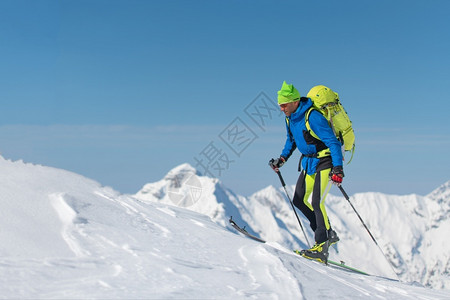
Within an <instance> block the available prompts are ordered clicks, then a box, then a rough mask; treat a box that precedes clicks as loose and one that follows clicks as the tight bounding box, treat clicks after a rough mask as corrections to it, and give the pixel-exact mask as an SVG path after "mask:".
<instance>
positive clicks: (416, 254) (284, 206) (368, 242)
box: [135, 164, 450, 289]
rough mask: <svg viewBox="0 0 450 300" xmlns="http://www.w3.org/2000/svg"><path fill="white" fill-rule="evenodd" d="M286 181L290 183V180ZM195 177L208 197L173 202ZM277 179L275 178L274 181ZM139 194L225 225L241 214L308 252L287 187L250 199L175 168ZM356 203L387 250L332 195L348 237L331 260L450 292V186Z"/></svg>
mask: <svg viewBox="0 0 450 300" xmlns="http://www.w3.org/2000/svg"><path fill="white" fill-rule="evenodd" d="M269 171H270V170H268V172H269ZM284 176H285V177H286V178H287V176H286V174H284ZM192 177H195V178H196V182H197V184H196V186H195V189H196V190H199V189H202V187H203V190H202V193H201V195H200V196H198V195H199V193H197V197H196V198H193V197H191V199H190V201H188V202H179V203H178V202H176V201H173V200H174V198H173V197H172V196H171V194H170V191H173V186H174V184H173V182H174V181H175V182H176V183H177V186H178V188H177V190H178V192H179V195H189V189H190V188H191V187H192V185H190V184H189V182H188V181H187V180H186V179H187V178H192ZM293 179H294V180H296V178H293ZM277 180H278V178H277V177H276V175H275V174H274V181H275V182H276V181H277ZM190 181H191V182H192V179H190ZM344 187H345V186H344ZM293 189H294V187H293V186H291V187H288V194H289V196H290V197H291V196H292V195H293ZM333 192H337V193H339V190H338V189H337V188H335V187H333V189H332V190H331V193H333ZM191 194H192V193H191ZM135 196H136V197H137V198H139V199H141V200H142V201H157V202H160V203H166V204H175V205H179V206H182V207H187V208H189V209H191V210H194V211H197V212H200V213H203V214H206V215H208V216H210V217H211V218H212V219H213V220H214V221H215V222H217V223H218V224H220V225H223V226H224V225H225V224H226V223H227V220H228V218H229V217H230V216H233V219H235V220H239V221H238V223H239V224H246V225H247V230H248V231H250V232H252V233H256V234H257V235H259V236H261V237H262V238H263V239H265V240H268V241H273V242H276V243H278V244H280V245H283V246H284V247H286V248H288V249H299V248H306V247H307V243H306V240H305V239H304V236H303V233H302V231H301V230H300V227H299V224H298V221H297V219H296V217H295V215H294V213H293V210H292V207H291V205H290V203H289V202H288V201H287V200H286V196H285V192H284V190H283V189H282V188H281V187H280V188H275V187H273V186H269V187H267V188H265V189H263V190H261V191H258V192H256V193H255V194H253V195H251V196H250V197H248V198H245V197H242V196H239V195H235V194H234V193H233V192H232V191H230V190H229V189H227V188H226V187H224V186H223V185H222V184H221V183H220V181H218V180H217V179H215V178H208V177H206V176H201V175H200V174H198V173H197V171H196V170H195V169H194V168H193V167H191V166H190V165H188V164H183V165H180V166H178V167H176V168H174V169H173V170H171V171H170V172H169V173H168V175H167V176H165V177H164V178H163V179H162V180H161V181H159V182H155V183H149V184H146V185H145V186H144V187H143V188H142V190H141V191H139V192H138V193H137V194H136V195H135ZM180 197H182V196H180ZM186 198H189V196H187V197H186ZM194 200H195V201H194ZM350 201H351V203H352V204H353V205H354V207H355V208H356V210H357V211H358V213H359V214H360V215H361V217H362V218H363V220H364V222H365V224H366V225H367V226H368V228H369V229H370V231H371V233H372V234H373V235H374V236H375V239H376V241H377V243H378V244H379V245H380V248H381V249H382V252H381V251H380V249H379V248H378V246H377V245H376V244H375V243H374V242H373V240H372V239H371V238H370V236H369V234H368V233H367V232H366V230H365V229H364V227H363V226H362V224H361V222H360V220H359V219H358V217H357V215H356V214H355V212H354V211H353V209H352V207H351V206H350V204H349V203H348V202H347V201H346V200H345V198H344V197H337V196H334V195H331V194H329V195H328V197H327V200H326V205H327V211H328V215H329V219H330V221H331V224H332V226H333V228H334V229H335V230H336V231H337V232H338V235H339V236H340V238H341V241H340V242H339V243H338V244H337V246H336V247H334V248H333V249H332V250H331V253H330V258H331V259H333V260H337V261H339V260H344V261H345V262H346V263H348V264H349V265H353V266H355V267H358V268H361V269H363V270H366V271H367V272H370V273H371V274H377V275H379V276H384V277H389V278H394V279H397V278H400V279H401V280H402V281H404V282H417V283H420V284H422V285H425V286H428V287H432V288H436V289H450V244H449V243H446V242H445V239H444V237H445V236H447V235H448V232H450V222H449V216H450V181H449V182H447V183H446V184H444V185H442V186H441V187H440V188H438V189H437V190H436V191H434V192H432V193H431V194H430V195H428V196H426V197H422V196H418V195H405V196H398V195H384V194H380V193H361V194H356V195H354V196H353V197H351V199H350ZM298 215H299V216H300V218H301V221H302V224H303V226H304V228H305V230H306V232H307V234H308V240H309V242H310V243H313V242H314V238H313V232H312V230H310V228H309V224H308V221H307V220H306V219H305V218H303V215H302V214H301V213H300V212H298ZM385 256H386V257H387V259H388V260H389V262H388V261H387V259H386V258H385ZM392 266H393V267H392Z"/></svg>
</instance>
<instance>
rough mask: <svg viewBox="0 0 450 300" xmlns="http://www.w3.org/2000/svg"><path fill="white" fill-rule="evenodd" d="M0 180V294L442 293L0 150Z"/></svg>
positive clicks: (447, 295) (304, 296)
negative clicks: (335, 263) (345, 266)
mask: <svg viewBox="0 0 450 300" xmlns="http://www.w3.org/2000/svg"><path fill="white" fill-rule="evenodd" d="M0 180H1V183H2V184H1V185H0V192H1V193H0V195H1V197H0V214H1V216H0V297H1V298H5V299H11V298H16V299H17V298H20V299H30V298H33V299H36V298H41V299H42V298H46V299H48V298H53V299H74V298H89V299H115V298H116V299H117V298H122V299H139V298H145V299H162V298H164V299H174V298H176V299H179V298H184V299H186V298H188V299H206V298H215V299H217V298H221V299H231V298H255V299H322V298H323V297H327V298H330V297H331V298H364V299H367V298H372V297H378V298H384V299H444V298H447V299H448V298H450V293H449V292H448V291H438V290H431V289H428V288H423V287H418V286H414V285H410V284H404V283H400V282H396V281H392V280H386V279H384V278H380V277H375V276H363V275H357V274H353V273H348V272H345V271H341V270H337V269H333V268H330V267H326V266H322V265H320V264H317V263H315V262H312V261H308V260H305V259H303V258H300V257H298V256H296V255H295V254H292V253H291V251H290V250H286V249H285V248H283V247H282V246H281V245H280V244H277V243H271V244H261V243H258V242H255V241H252V240H250V239H248V238H245V237H242V236H240V235H238V234H236V233H234V232H231V231H230V230H228V229H226V228H224V227H223V226H222V225H220V224H218V223H216V222H213V221H212V220H211V219H210V218H209V217H207V216H206V215H204V214H200V213H197V212H194V211H192V210H187V209H184V208H179V207H175V206H173V205H171V204H170V205H169V204H164V203H158V202H154V201H146V202H143V201H141V200H138V199H137V198H134V197H132V196H128V195H121V194H119V193H117V192H116V191H114V190H112V189H111V188H108V187H103V186H101V185H99V184H98V183H97V182H95V181H93V180H90V179H87V178H84V177H82V176H80V175H77V174H74V173H71V172H67V171H64V170H59V169H54V168H49V167H44V166H38V165H32V164H28V163H24V162H22V161H16V162H12V161H8V160H5V159H3V158H1V157H0ZM194 186H195V185H194ZM175 194H178V195H179V190H177V189H175ZM215 200H216V199H212V200H211V201H212V202H214V201H215ZM230 205H231V204H230ZM212 207H213V204H211V208H209V209H212ZM218 211H220V208H218Z"/></svg>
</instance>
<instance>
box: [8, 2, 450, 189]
mask: <svg viewBox="0 0 450 300" xmlns="http://www.w3.org/2000/svg"><path fill="white" fill-rule="evenodd" d="M316 2H317V3H316ZM449 10H450V2H449V1H446V0H442V1H439V0H434V1H315V2H314V1H181V0H180V1H133V0H127V1H114V0H112V1H111V0H108V1H96V0H93V1H54V0H52V1H20V0H19V1H7V0H4V1H1V2H0V62H1V69H0V99H1V102H2V108H1V109H0V153H1V154H2V155H3V156H4V157H5V158H8V159H13V160H16V159H23V160H24V161H26V162H31V163H36V164H44V165H48V166H53V167H58V168H63V169H67V170H70V171H74V172H77V173H80V174H82V175H85V176H87V177H90V178H93V179H95V180H97V181H99V182H100V183H102V184H104V185H109V186H112V187H113V188H115V189H116V190H119V191H121V192H123V193H134V192H137V191H138V190H139V189H140V188H141V187H142V186H143V185H144V184H145V183H148V182H154V181H157V180H159V179H160V178H162V177H163V176H164V175H165V174H166V173H167V172H168V171H169V170H170V169H172V168H173V167H175V166H177V165H179V164H181V163H184V162H188V163H190V164H191V165H194V166H197V168H199V171H202V167H201V165H200V164H198V161H199V159H200V158H201V157H203V158H205V157H206V154H209V157H210V158H211V156H212V155H213V154H214V155H215V158H216V160H215V163H217V165H216V166H222V169H221V168H220V167H219V168H216V169H214V168H212V169H209V170H210V171H211V170H215V174H214V175H217V176H218V177H219V178H220V179H221V180H222V181H223V182H224V184H225V185H227V186H228V187H230V188H231V189H233V190H234V191H235V192H237V193H240V194H243V195H249V194H251V193H252V192H255V191H257V190H258V189H261V188H263V187H265V186H267V185H269V184H272V185H274V186H278V185H279V182H278V178H277V177H276V176H275V174H274V173H273V172H272V171H271V170H270V169H269V167H268V166H267V162H268V160H269V159H270V158H272V157H276V156H278V155H279V154H280V153H281V150H282V148H283V145H284V140H285V132H284V123H283V122H284V121H283V117H282V116H281V115H279V114H277V113H276V112H275V111H270V110H267V111H266V112H267V113H269V112H270V115H268V114H267V117H265V119H264V122H265V123H264V124H263V126H261V124H259V125H258V122H257V121H258V120H256V121H255V120H252V119H251V117H250V115H251V114H247V113H248V112H249V111H250V110H251V109H252V108H255V107H257V106H258V103H264V101H266V100H267V99H272V101H275V100H276V92H277V90H278V89H279V88H280V87H281V83H282V82H283V80H286V81H288V82H289V83H293V84H294V85H295V86H296V87H297V88H298V89H299V91H300V93H301V94H302V95H306V93H307V92H308V90H309V89H310V88H311V87H312V86H314V85H317V84H324V85H327V86H329V87H330V88H332V89H334V90H335V91H337V92H338V93H339V95H340V96H341V101H342V103H343V104H344V106H345V108H346V109H347V112H348V113H349V115H350V117H351V119H352V121H353V124H354V128H355V132H356V138H357V140H356V143H357V148H356V153H355V156H354V159H353V161H352V163H351V164H350V165H348V166H345V173H346V177H345V179H344V183H345V186H344V187H345V188H346V189H347V192H348V193H349V194H354V193H357V192H368V191H375V192H383V193H391V194H409V193H417V194H421V195H425V194H427V193H429V192H431V191H432V190H433V189H434V188H436V187H438V186H439V185H440V184H442V183H444V182H446V181H447V180H449V179H450V176H449V173H448V167H449V166H450V158H449V155H448V152H449V151H448V149H449V146H450V134H449V129H450V128H449V127H450V126H449V125H448V112H449V111H450V104H449V102H450V99H449V94H448V88H449V87H450V76H449V70H450V55H449V53H450V27H449V26H448V11H449ZM260 101H263V102H260ZM272 104H273V102H272ZM246 112H247V113H246ZM239 128H241V129H246V130H247V136H241V137H240V138H242V139H241V140H240V141H242V142H239V140H236V136H234V140H231V139H233V136H230V134H229V133H230V132H232V130H233V129H237V131H236V132H238V131H239ZM227 139H228V140H227ZM232 142H234V145H235V146H236V147H238V148H239V149H236V148H234V149H233V145H231V146H230V143H232ZM299 157H300V154H299V153H298V152H297V153H296V154H295V155H293V157H292V158H291V159H290V161H289V162H288V163H287V165H285V166H284V167H283V169H282V172H283V175H284V177H285V179H286V181H287V182H288V183H290V184H294V183H295V182H296V179H297V171H296V168H297V163H298V158H299ZM219 158H220V160H218V159H219ZM224 158H226V159H224ZM203 162H205V160H203ZM210 162H213V161H212V159H211V161H210ZM211 166H212V165H211ZM211 173H214V172H212V171H211ZM218 173H220V174H218ZM332 193H334V194H338V191H337V190H335V191H334V192H332Z"/></svg>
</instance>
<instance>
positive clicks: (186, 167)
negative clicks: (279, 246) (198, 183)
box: [165, 163, 201, 178]
mask: <svg viewBox="0 0 450 300" xmlns="http://www.w3.org/2000/svg"><path fill="white" fill-rule="evenodd" d="M177 174H195V175H197V176H201V174H200V172H199V171H197V170H196V169H195V168H194V167H193V166H191V165H190V164H188V163H184V164H181V165H179V166H176V167H175V168H173V169H172V170H170V171H169V172H168V173H167V175H166V176H165V178H166V177H173V176H175V175H177Z"/></svg>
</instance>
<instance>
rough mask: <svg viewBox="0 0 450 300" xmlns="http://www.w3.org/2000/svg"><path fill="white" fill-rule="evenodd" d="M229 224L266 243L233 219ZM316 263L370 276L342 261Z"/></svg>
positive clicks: (244, 233) (297, 251) (231, 218)
mask: <svg viewBox="0 0 450 300" xmlns="http://www.w3.org/2000/svg"><path fill="white" fill-rule="evenodd" d="M229 222H230V224H231V226H233V228H234V229H236V230H237V231H238V232H239V233H242V234H243V235H245V236H247V237H249V238H251V239H253V240H255V241H258V242H260V243H265V242H266V241H265V240H263V239H261V238H259V237H257V236H254V235H253V234H251V233H249V232H248V231H247V230H245V226H244V227H240V226H239V225H238V224H236V222H234V220H233V217H230V220H229ZM294 252H295V253H296V254H298V255H299V256H300V257H303V258H305V259H309V260H313V261H317V260H314V259H310V258H307V257H304V256H302V255H301V254H300V251H299V250H294ZM317 262H318V263H321V264H323V265H328V266H330V267H336V268H340V269H343V270H345V271H350V272H354V273H357V274H361V275H368V276H370V274H368V273H366V272H364V271H361V270H358V269H355V268H353V267H350V266H348V265H346V264H345V262H343V261H341V262H335V261H332V260H330V259H328V264H324V263H323V262H320V261H317Z"/></svg>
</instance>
